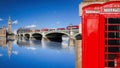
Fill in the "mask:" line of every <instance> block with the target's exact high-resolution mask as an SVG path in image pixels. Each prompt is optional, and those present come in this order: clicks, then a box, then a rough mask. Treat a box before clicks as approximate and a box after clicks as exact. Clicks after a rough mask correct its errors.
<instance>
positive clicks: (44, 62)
mask: <svg viewBox="0 0 120 68" xmlns="http://www.w3.org/2000/svg"><path fill="white" fill-rule="evenodd" d="M75 67H76V49H75V46H68V40H67V39H64V40H63V42H62V43H59V42H48V41H40V40H25V39H16V40H9V41H6V39H1V40H0V68H75Z"/></svg>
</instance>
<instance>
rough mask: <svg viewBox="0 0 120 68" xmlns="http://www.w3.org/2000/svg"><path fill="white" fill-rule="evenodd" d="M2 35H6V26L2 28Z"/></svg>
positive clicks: (0, 30) (0, 29)
mask: <svg viewBox="0 0 120 68" xmlns="http://www.w3.org/2000/svg"><path fill="white" fill-rule="evenodd" d="M0 37H6V27H5V26H3V27H2V28H0Z"/></svg>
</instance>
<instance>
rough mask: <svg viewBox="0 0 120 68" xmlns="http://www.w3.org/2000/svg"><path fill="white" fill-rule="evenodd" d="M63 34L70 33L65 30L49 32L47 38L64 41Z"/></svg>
mask: <svg viewBox="0 0 120 68" xmlns="http://www.w3.org/2000/svg"><path fill="white" fill-rule="evenodd" d="M63 35H67V36H69V34H68V33H65V32H48V33H46V34H45V36H46V38H47V39H49V40H50V41H54V42H62V36H63Z"/></svg>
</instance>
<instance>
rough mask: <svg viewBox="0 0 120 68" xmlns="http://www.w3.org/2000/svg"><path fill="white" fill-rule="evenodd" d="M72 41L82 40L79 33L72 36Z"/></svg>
mask: <svg viewBox="0 0 120 68" xmlns="http://www.w3.org/2000/svg"><path fill="white" fill-rule="evenodd" d="M73 38H74V39H76V40H81V39H82V35H81V34H80V33H77V34H75V35H74V36H73Z"/></svg>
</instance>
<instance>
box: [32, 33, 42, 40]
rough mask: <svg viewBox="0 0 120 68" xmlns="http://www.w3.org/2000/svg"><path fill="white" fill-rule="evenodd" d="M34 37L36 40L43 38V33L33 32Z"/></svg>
mask: <svg viewBox="0 0 120 68" xmlns="http://www.w3.org/2000/svg"><path fill="white" fill-rule="evenodd" d="M32 38H34V39H36V40H42V34H41V33H33V34H32Z"/></svg>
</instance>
